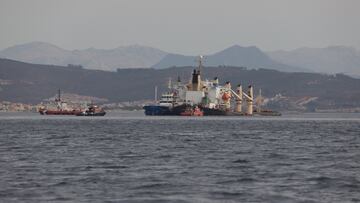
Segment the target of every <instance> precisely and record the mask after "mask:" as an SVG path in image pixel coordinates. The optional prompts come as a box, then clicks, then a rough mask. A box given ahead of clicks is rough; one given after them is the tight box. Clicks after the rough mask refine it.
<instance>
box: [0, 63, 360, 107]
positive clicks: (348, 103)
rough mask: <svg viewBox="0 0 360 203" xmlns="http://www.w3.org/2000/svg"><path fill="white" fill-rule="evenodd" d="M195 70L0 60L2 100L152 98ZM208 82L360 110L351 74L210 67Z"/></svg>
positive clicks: (358, 84) (359, 83) (359, 91)
mask: <svg viewBox="0 0 360 203" xmlns="http://www.w3.org/2000/svg"><path fill="white" fill-rule="evenodd" d="M192 69H193V67H177V68H168V69H161V70H155V69H149V68H148V69H119V70H118V71H117V72H108V71H99V70H87V69H83V68H75V67H71V68H70V67H61V66H49V65H36V64H29V63H23V62H18V61H13V60H8V59H0V100H1V101H11V102H25V103H33V104H36V103H39V102H41V101H42V100H44V99H47V98H50V97H52V96H54V95H55V94H56V91H57V89H59V88H60V89H62V90H63V91H64V92H66V93H73V94H78V95H84V96H94V97H97V98H104V99H107V100H109V102H120V101H135V100H143V99H152V98H153V97H154V87H155V86H156V85H157V86H159V92H163V91H166V86H167V80H168V78H169V77H171V78H173V79H175V78H177V77H178V76H180V77H181V78H182V80H183V81H188V80H189V78H190V75H191V71H192ZM203 73H204V76H203V78H209V79H211V78H213V77H215V76H217V77H219V79H220V82H221V83H222V84H223V83H225V81H231V83H232V85H233V86H235V85H237V84H239V83H242V84H243V85H244V86H246V85H248V84H252V85H254V87H255V93H257V91H258V90H259V89H260V88H261V89H262V93H263V95H264V96H266V97H274V96H275V95H277V94H281V95H283V96H285V97H286V99H289V98H290V99H291V98H302V97H303V98H309V97H316V98H318V99H317V100H316V102H315V103H314V102H313V104H312V105H314V106H315V107H322V108H345V107H360V89H359V87H360V79H354V78H351V77H348V76H346V75H342V74H338V75H325V74H317V73H287V72H279V71H275V70H268V69H258V70H253V69H252V70H248V69H245V68H240V67H205V68H204V69H203Z"/></svg>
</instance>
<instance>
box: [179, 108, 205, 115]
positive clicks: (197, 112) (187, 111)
mask: <svg viewBox="0 0 360 203" xmlns="http://www.w3.org/2000/svg"><path fill="white" fill-rule="evenodd" d="M180 115H181V116H204V112H203V111H201V109H200V108H199V107H195V108H194V109H193V108H186V109H185V111H183V112H181V113H180Z"/></svg>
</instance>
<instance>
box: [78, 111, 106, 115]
mask: <svg viewBox="0 0 360 203" xmlns="http://www.w3.org/2000/svg"><path fill="white" fill-rule="evenodd" d="M105 114H106V112H97V113H87V112H81V113H79V114H76V116H105Z"/></svg>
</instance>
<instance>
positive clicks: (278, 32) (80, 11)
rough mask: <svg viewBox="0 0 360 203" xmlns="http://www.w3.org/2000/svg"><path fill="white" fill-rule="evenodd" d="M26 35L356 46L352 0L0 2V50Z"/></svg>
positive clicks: (187, 45) (168, 46)
mask: <svg viewBox="0 0 360 203" xmlns="http://www.w3.org/2000/svg"><path fill="white" fill-rule="evenodd" d="M31 41H44V42H49V43H53V44H55V45H58V46H60V47H62V48H66V49H84V48H89V47H96V48H106V49H107V48H115V47H118V46H124V45H131V44H140V45H148V46H153V47H157V48H160V49H163V50H165V51H169V52H175V53H182V54H209V53H213V52H215V51H218V50H220V49H223V48H225V47H228V46H231V45H233V44H239V45H242V46H251V45H255V46H258V47H259V48H261V49H263V50H278V49H285V50H289V49H294V48H298V47H303V46H309V47H326V46H328V45H349V46H354V47H357V48H360V0H248V1H245V0H217V1H215V0H97V1H95V0H61V1H60V0H0V49H4V48H6V47H9V46H12V45H15V44H21V43H27V42H31Z"/></svg>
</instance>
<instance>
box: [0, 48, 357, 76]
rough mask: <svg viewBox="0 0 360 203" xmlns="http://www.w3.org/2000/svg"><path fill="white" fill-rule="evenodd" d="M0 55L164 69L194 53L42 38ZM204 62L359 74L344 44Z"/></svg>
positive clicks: (244, 52)
mask: <svg viewBox="0 0 360 203" xmlns="http://www.w3.org/2000/svg"><path fill="white" fill-rule="evenodd" d="M0 58H7V59H13V60H18V61H23V62H28V63H35V64H47V65H59V66H67V65H69V64H72V66H77V65H81V66H82V67H84V68H86V69H97V70H109V71H116V70H117V69H123V68H150V67H152V68H154V69H164V68H169V67H173V66H193V65H195V64H196V63H197V62H196V56H186V55H181V54H174V53H168V52H165V51H162V50H159V49H156V48H152V47H147V46H140V45H133V46H122V47H118V48H115V49H95V48H89V49H83V50H66V49H62V48H60V47H58V46H55V45H52V44H49V43H45V42H31V43H27V44H22V45H16V46H13V47H9V48H7V49H4V50H2V51H0ZM204 63H205V65H206V66H236V67H247V68H250V69H251V68H252V69H258V68H266V69H273V70H279V71H286V72H318V73H327V74H336V73H344V74H347V75H350V76H354V77H360V51H359V50H357V49H355V48H352V47H346V46H330V47H326V48H299V49H295V50H292V51H271V52H264V51H262V50H260V49H259V48H257V47H255V46H250V47H242V46H239V45H234V46H231V47H229V48H226V49H224V50H222V51H219V52H216V53H214V54H209V55H205V61H204Z"/></svg>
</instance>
